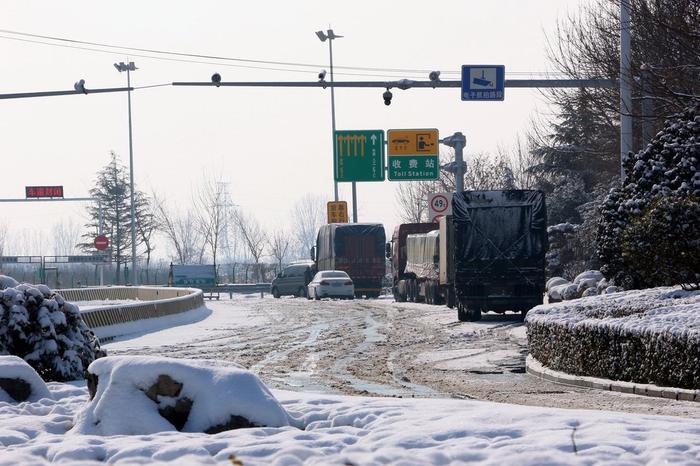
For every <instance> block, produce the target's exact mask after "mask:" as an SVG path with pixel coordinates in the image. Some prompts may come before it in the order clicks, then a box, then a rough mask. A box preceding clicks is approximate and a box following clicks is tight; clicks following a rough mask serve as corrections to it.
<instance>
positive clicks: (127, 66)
mask: <svg viewBox="0 0 700 466" xmlns="http://www.w3.org/2000/svg"><path fill="white" fill-rule="evenodd" d="M114 67H115V68H116V69H117V71H119V72H120V73H121V72H122V71H126V83H127V84H126V85H127V87H128V88H129V92H127V96H128V104H129V189H130V191H131V275H132V277H133V278H132V280H131V283H132V284H133V285H134V286H136V285H138V284H139V277H138V274H137V271H136V205H135V201H134V147H133V143H132V136H131V74H130V72H131V71H135V70H137V69H138V68H136V65H135V64H134V62H133V61H130V62H129V63H128V64H125V63H124V62H119V63H115V64H114Z"/></svg>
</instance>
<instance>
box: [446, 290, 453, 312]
mask: <svg viewBox="0 0 700 466" xmlns="http://www.w3.org/2000/svg"><path fill="white" fill-rule="evenodd" d="M446 294H447V307H449V308H450V309H454V307H455V291H454V290H453V289H452V287H448V288H447V292H446Z"/></svg>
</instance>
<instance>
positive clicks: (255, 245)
mask: <svg viewBox="0 0 700 466" xmlns="http://www.w3.org/2000/svg"><path fill="white" fill-rule="evenodd" d="M233 220H234V222H235V223H236V228H237V229H238V233H239V234H240V236H241V239H242V240H243V244H244V245H245V247H246V249H247V251H248V253H249V254H250V257H251V258H252V259H253V262H254V263H255V271H256V273H257V279H258V281H262V269H261V267H260V259H262V257H263V255H264V253H265V246H266V245H267V235H266V234H265V231H263V229H262V226H261V225H260V223H258V221H257V220H256V219H255V217H253V216H252V215H246V214H245V213H243V212H242V211H240V210H238V209H236V210H235V211H234V214H233Z"/></svg>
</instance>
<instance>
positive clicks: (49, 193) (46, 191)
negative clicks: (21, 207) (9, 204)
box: [24, 186, 63, 199]
mask: <svg viewBox="0 0 700 466" xmlns="http://www.w3.org/2000/svg"><path fill="white" fill-rule="evenodd" d="M24 193H25V195H26V196H27V199H38V198H42V197H63V186H25V187H24Z"/></svg>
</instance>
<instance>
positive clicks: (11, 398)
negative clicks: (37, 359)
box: [0, 356, 51, 403]
mask: <svg viewBox="0 0 700 466" xmlns="http://www.w3.org/2000/svg"><path fill="white" fill-rule="evenodd" d="M42 398H51V393H50V392H49V389H48V388H47V387H46V384H45V383H44V381H43V380H41V377H39V374H37V373H36V371H35V370H34V369H32V367H31V366H30V365H29V364H27V363H26V362H25V361H24V360H23V359H22V358H18V357H17V356H0V402H5V403H17V402H22V401H29V402H33V401H38V400H40V399H42Z"/></svg>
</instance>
